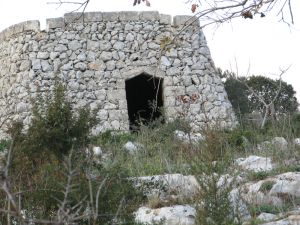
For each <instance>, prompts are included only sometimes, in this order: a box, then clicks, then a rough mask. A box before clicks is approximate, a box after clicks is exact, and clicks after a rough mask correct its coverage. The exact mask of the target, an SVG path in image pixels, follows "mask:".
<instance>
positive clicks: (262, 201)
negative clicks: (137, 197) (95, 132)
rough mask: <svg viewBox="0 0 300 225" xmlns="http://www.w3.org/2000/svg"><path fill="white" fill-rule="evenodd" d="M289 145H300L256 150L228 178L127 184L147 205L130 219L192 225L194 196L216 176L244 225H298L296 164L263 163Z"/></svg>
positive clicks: (192, 138) (175, 177)
mask: <svg viewBox="0 0 300 225" xmlns="http://www.w3.org/2000/svg"><path fill="white" fill-rule="evenodd" d="M174 135H175V136H176V138H177V139H178V140H180V141H182V142H186V143H194V144H196V143H198V142H201V141H202V140H204V139H205V137H203V136H202V135H200V134H191V135H187V134H185V133H184V132H182V131H175V133H174ZM290 145H295V146H296V147H297V146H299V145H300V139H299V138H298V139H295V140H294V142H293V143H288V142H287V141H286V140H285V139H284V138H283V137H275V138H273V139H272V140H270V141H265V142H262V143H260V144H257V146H256V150H257V151H256V153H260V154H256V155H250V154H249V155H248V156H247V157H244V158H236V159H235V160H234V163H233V165H232V170H231V171H234V172H233V173H232V174H213V175H205V174H203V175H199V176H193V175H183V174H179V173H178V174H163V175H155V176H143V177H135V178H132V179H133V181H134V186H135V188H136V189H139V190H142V192H143V194H144V195H145V196H146V197H147V199H148V202H147V203H146V204H144V205H141V206H140V208H138V209H137V210H136V212H135V213H134V216H135V220H136V222H138V223H140V224H165V225H174V224H177V225H193V224H196V223H197V222H196V217H197V210H198V209H199V207H201V201H196V200H195V199H197V200H199V197H198V196H199V192H201V188H202V187H203V186H202V185H201V183H199V182H202V181H205V180H206V179H210V176H216V178H217V179H218V180H217V185H218V188H219V189H220V190H221V189H224V188H226V187H229V186H230V191H229V195H228V196H229V200H230V204H231V206H232V209H234V210H236V215H239V219H240V221H241V223H242V224H243V225H247V224H264V225H271V224H273V225H287V224H291V225H296V224H297V225H298V224H300V170H299V169H300V164H299V162H298V161H297V160H296V159H294V158H289V159H284V162H279V161H278V160H275V159H274V157H266V155H270V154H267V153H268V152H270V151H273V150H274V149H276V150H278V151H279V152H283V153H284V152H285V151H287V150H288V148H289V146H290ZM142 148H143V145H142V144H140V143H137V142H127V143H126V144H125V145H124V149H125V150H126V151H128V152H129V153H130V154H132V155H134V154H136V153H137V152H138V151H140V150H141V149H142ZM94 152H95V155H98V156H97V157H100V158H101V157H102V159H106V160H107V158H109V157H110V156H109V155H107V154H105V153H103V152H102V150H101V149H100V148H99V147H94ZM100 161H101V160H100ZM216 163H217V162H216ZM282 165H286V166H287V167H293V168H294V169H293V170H294V171H293V172H291V171H289V172H284V170H282ZM205 176H207V178H206V177H205ZM199 177H200V178H199Z"/></svg>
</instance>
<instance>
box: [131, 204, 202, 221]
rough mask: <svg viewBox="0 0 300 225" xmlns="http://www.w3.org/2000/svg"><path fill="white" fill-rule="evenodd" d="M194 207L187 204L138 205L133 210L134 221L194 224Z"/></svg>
mask: <svg viewBox="0 0 300 225" xmlns="http://www.w3.org/2000/svg"><path fill="white" fill-rule="evenodd" d="M195 218H196V209H195V208H193V207H192V206H189V205H174V206H171V207H163V208H158V209H151V208H148V207H140V208H139V209H138V210H137V211H136V212H135V221H136V222H137V223H142V224H149V225H150V224H162V225H194V224H195Z"/></svg>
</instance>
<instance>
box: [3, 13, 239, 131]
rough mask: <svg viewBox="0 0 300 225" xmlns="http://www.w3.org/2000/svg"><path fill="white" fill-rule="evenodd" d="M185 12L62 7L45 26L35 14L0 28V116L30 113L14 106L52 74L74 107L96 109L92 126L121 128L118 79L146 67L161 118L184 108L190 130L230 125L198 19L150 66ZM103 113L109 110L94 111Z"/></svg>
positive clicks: (47, 84) (124, 118)
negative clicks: (157, 88)
mask: <svg viewBox="0 0 300 225" xmlns="http://www.w3.org/2000/svg"><path fill="white" fill-rule="evenodd" d="M187 18H188V17H185V16H179V17H174V22H173V24H172V23H171V17H170V16H167V15H162V14H159V13H158V12H151V11H150V12H105V13H104V12H102V13H101V12H88V13H84V15H83V16H82V14H81V13H80V14H78V13H68V14H66V15H65V16H64V18H54V19H49V20H47V31H40V28H39V22H38V21H27V22H23V23H20V24H17V25H13V26H11V27H9V28H7V29H6V30H4V31H2V32H1V33H0V123H1V122H2V118H6V116H7V115H13V117H14V118H15V119H16V120H21V121H22V120H23V121H29V118H30V116H31V115H30V113H31V112H30V108H31V107H26V110H24V111H16V109H17V107H16V106H17V105H18V104H19V103H24V104H29V105H30V102H31V100H30V99H31V98H32V97H34V96H36V94H37V93H36V92H37V90H38V86H39V89H41V90H43V92H51V90H52V89H53V85H54V83H55V78H56V77H58V78H59V79H60V81H61V82H62V83H63V84H65V86H66V87H68V88H69V89H67V92H68V93H67V96H69V97H70V99H72V104H73V107H74V108H75V109H76V108H80V107H83V106H85V107H90V108H92V107H93V108H94V109H97V110H98V111H99V113H97V115H99V119H100V123H99V124H98V125H97V127H96V128H95V132H96V131H97V132H104V131H105V130H109V129H110V130H121V131H126V130H128V129H129V119H128V113H127V104H126V101H127V100H126V91H125V80H126V79H128V78H132V77H134V76H138V75H140V74H142V73H146V74H148V75H150V76H155V75H157V76H159V77H161V78H163V82H162V84H163V85H162V88H163V91H162V93H163V96H162V97H163V99H166V101H165V103H164V108H165V110H164V112H165V119H166V121H173V120H174V119H176V118H178V117H182V115H184V117H185V118H186V119H187V120H188V121H190V125H191V127H192V129H193V132H196V131H199V130H200V129H201V128H203V127H206V126H207V125H214V124H220V125H221V126H222V127H226V128H231V127H233V126H235V124H236V119H235V116H234V114H233V110H232V106H231V104H230V103H229V101H228V98H227V94H226V93H225V91H224V87H223V85H222V84H221V83H218V84H216V83H215V80H218V79H219V77H218V73H217V72H216V71H215V67H214V63H213V60H212V58H211V56H210V53H209V49H208V47H207V43H206V40H205V37H204V34H203V33H202V30H201V29H200V28H199V26H198V25H197V24H193V25H192V26H191V27H189V29H187V30H185V31H183V32H181V34H180V35H179V38H180V39H181V40H183V41H182V44H181V45H178V46H176V48H171V49H170V51H168V52H167V53H165V54H163V55H162V61H161V62H162V63H161V65H160V66H159V68H158V70H157V69H156V63H157V62H158V61H159V59H160V58H159V55H160V54H159V49H160V39H161V38H162V37H164V36H170V37H172V36H174V35H176V33H178V32H179V30H180V26H181V25H182V24H183V23H184V22H185V21H184V20H186V19H187ZM65 24H67V26H65ZM178 26H179V27H178ZM57 75H58V76H57ZM15 77H18V79H15ZM75 83H77V84H75ZM216 86H218V88H216ZM111 90H120V91H121V92H122V94H121V95H118V98H119V99H116V98H114V99H109V98H108V95H107V94H106V92H108V91H111ZM100 92H101V94H98V93H100ZM102 92H103V93H102ZM8 103H9V104H8ZM95 104H96V105H97V107H95ZM100 112H101V113H100ZM104 112H105V113H104ZM112 112H113V113H112ZM104 114H105V115H113V116H112V117H110V116H106V117H101V118H100V115H101V116H102V115H104ZM5 126H6V125H4V127H3V128H4V129H2V130H5ZM97 132H96V133H97ZM3 135H5V134H4V133H0V136H3Z"/></svg>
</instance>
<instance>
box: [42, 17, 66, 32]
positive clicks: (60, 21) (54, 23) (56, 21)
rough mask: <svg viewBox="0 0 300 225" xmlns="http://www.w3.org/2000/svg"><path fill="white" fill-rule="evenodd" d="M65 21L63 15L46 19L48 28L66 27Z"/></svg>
mask: <svg viewBox="0 0 300 225" xmlns="http://www.w3.org/2000/svg"><path fill="white" fill-rule="evenodd" d="M64 27H65V21H64V18H63V17H59V18H51V19H47V20H46V29H47V30H50V29H55V28H64Z"/></svg>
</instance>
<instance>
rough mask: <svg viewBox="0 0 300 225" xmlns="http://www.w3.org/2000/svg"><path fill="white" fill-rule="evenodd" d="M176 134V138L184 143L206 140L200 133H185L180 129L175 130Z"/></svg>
mask: <svg viewBox="0 0 300 225" xmlns="http://www.w3.org/2000/svg"><path fill="white" fill-rule="evenodd" d="M174 135H175V138H176V139H178V140H180V141H182V142H184V143H193V144H197V143H199V142H200V141H203V140H204V137H203V135H201V134H200V133H190V134H188V133H185V132H183V131H180V130H175V131H174Z"/></svg>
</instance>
